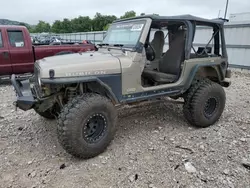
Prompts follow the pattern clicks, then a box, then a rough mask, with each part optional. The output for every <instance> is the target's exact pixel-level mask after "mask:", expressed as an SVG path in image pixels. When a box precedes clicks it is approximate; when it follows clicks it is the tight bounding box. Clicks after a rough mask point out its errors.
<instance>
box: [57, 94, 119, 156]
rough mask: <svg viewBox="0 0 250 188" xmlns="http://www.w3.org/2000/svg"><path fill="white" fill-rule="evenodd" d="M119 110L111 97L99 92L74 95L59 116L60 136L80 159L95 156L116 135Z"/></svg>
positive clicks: (61, 140)
mask: <svg viewBox="0 0 250 188" xmlns="http://www.w3.org/2000/svg"><path fill="white" fill-rule="evenodd" d="M116 123H117V113H116V109H115V107H114V105H113V104H112V103H111V101H110V100H109V99H107V98H106V97H103V96H101V95H98V94H92V93H89V94H84V95H82V96H77V97H75V98H74V99H73V100H72V101H70V102H68V103H67V105H65V107H64V108H63V110H62V111H61V114H60V115H59V117H58V129H57V130H58V139H59V142H60V143H61V145H62V147H63V148H64V149H65V150H66V151H67V152H68V153H69V154H71V155H73V156H75V157H78V158H85V159H87V158H92V157H95V156H97V155H99V154H100V153H102V152H104V150H105V149H106V148H107V147H108V145H109V144H110V142H111V141H112V140H113V138H114V135H115V126H116Z"/></svg>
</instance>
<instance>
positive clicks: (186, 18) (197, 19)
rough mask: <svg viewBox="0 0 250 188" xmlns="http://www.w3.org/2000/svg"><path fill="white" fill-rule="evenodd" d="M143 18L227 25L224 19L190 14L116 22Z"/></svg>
mask: <svg viewBox="0 0 250 188" xmlns="http://www.w3.org/2000/svg"><path fill="white" fill-rule="evenodd" d="M142 18H150V19H152V20H153V21H164V20H170V21H194V22H200V23H202V24H206V23H207V24H220V25H223V24H224V23H225V21H227V20H225V19H222V18H216V19H206V18H201V17H196V16H193V15H190V14H186V15H177V16H159V15H157V14H152V15H143V16H137V17H132V18H125V19H119V20H116V21H114V23H116V22H121V21H127V20H135V19H142Z"/></svg>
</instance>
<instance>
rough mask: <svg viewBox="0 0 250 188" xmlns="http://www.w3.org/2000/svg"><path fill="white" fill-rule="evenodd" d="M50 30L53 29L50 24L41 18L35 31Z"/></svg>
mask: <svg viewBox="0 0 250 188" xmlns="http://www.w3.org/2000/svg"><path fill="white" fill-rule="evenodd" d="M50 30H51V26H50V24H49V23H47V22H45V21H41V20H40V21H39V23H38V24H37V25H36V27H35V28H34V32H37V33H42V32H50Z"/></svg>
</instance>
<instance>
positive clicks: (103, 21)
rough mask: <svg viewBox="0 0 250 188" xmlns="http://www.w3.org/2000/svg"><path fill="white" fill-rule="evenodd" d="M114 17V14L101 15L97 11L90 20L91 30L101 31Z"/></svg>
mask: <svg viewBox="0 0 250 188" xmlns="http://www.w3.org/2000/svg"><path fill="white" fill-rule="evenodd" d="M116 19H117V17H116V16H114V15H102V14H101V13H98V12H97V13H96V15H95V17H94V19H93V20H92V29H93V31H102V30H104V29H105V28H106V27H107V25H108V24H110V23H112V22H113V21H114V20H116Z"/></svg>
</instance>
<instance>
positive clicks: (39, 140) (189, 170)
mask: <svg viewBox="0 0 250 188" xmlns="http://www.w3.org/2000/svg"><path fill="white" fill-rule="evenodd" d="M232 81H233V83H232V86H231V87H230V88H229V89H226V93H227V98H228V99H227V106H226V109H225V111H224V114H223V116H222V118H221V120H220V121H219V122H218V123H216V124H215V125H214V126H212V127H210V128H207V129H197V128H194V127H191V126H190V125H188V124H187V123H186V121H185V120H184V118H183V114H182V105H181V104H178V105H173V104H172V103H169V102H167V101H163V102H155V103H152V104H151V105H148V104H146V105H145V104H144V105H141V106H139V107H132V108H131V107H130V108H125V109H122V110H120V116H119V117H120V119H119V127H118V132H117V135H116V138H115V140H114V141H113V142H112V144H111V145H110V147H109V148H108V150H107V151H106V152H105V153H103V154H102V155H100V156H98V157H96V158H94V159H90V160H86V161H84V160H78V159H75V158H73V157H72V156H70V155H68V154H67V153H66V152H65V151H64V150H63V149H62V147H61V146H60V145H59V144H58V142H57V136H56V122H55V121H47V120H44V119H43V118H41V117H39V116H38V115H36V114H35V113H34V111H29V112H23V111H20V110H18V111H17V112H15V110H14V107H13V106H12V101H13V98H14V93H13V90H12V87H10V86H2V87H0V92H1V96H0V102H1V103H0V187H3V188H7V187H25V188H26V187H50V188H51V187H70V188H75V187H76V188H79V187H90V188H92V187H93V188H98V187H101V188H106V187H124V188H127V187H133V188H135V187H140V188H144V187H146V188H147V187H151V188H153V187H157V188H159V187H180V188H186V187H187V188H191V187H194V188H197V187H212V188H215V187H220V188H221V187H225V188H227V187H230V188H233V187H235V188H247V187H250V94H249V93H250V74H248V75H247V74H239V73H237V74H234V75H233V79H232Z"/></svg>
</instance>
